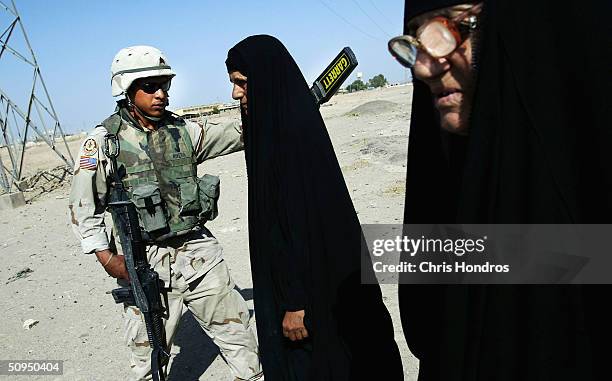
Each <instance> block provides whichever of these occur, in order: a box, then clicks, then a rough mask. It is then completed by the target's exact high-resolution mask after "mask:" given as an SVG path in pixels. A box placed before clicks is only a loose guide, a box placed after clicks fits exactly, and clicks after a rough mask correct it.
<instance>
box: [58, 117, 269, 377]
mask: <svg viewBox="0 0 612 381" xmlns="http://www.w3.org/2000/svg"><path fill="white" fill-rule="evenodd" d="M117 116H120V117H121V123H122V124H121V126H122V127H121V130H120V132H119V134H118V135H119V136H120V137H121V139H122V141H123V143H124V145H123V146H122V147H121V149H122V150H126V151H127V154H126V156H125V157H133V159H131V160H134V161H133V162H131V163H128V164H127V165H126V170H127V175H126V180H127V181H126V182H127V183H128V185H133V184H135V183H137V182H138V179H137V178H133V176H132V177H131V175H130V173H131V172H133V170H134V168H137V167H138V166H139V164H141V163H140V162H139V159H138V158H139V157H140V158H141V159H144V158H146V157H147V152H148V153H149V154H150V152H149V151H150V149H149V148H147V147H144V146H143V145H142V144H143V142H142V141H140V142H139V141H138V140H139V139H140V140H142V135H143V133H144V136H145V137H146V138H147V139H148V138H150V141H154V140H155V139H156V138H157V135H158V133H159V131H160V129H161V128H162V127H168V126H164V125H162V126H160V128H158V129H157V130H156V131H152V132H151V131H146V130H143V129H142V128H140V127H139V125H138V123H137V122H136V121H135V120H134V119H133V118H132V117H131V115H129V113H128V112H127V111H126V110H125V109H123V110H122V112H121V113H119V114H117ZM171 120H174V121H180V122H181V123H182V120H181V119H175V118H171ZM183 127H184V128H183V131H187V132H188V134H189V137H188V138H187V139H186V140H185V141H188V142H189V141H190V142H191V144H192V146H193V147H180V148H179V149H178V150H177V152H185V151H187V152H189V151H192V152H193V155H192V157H193V158H194V159H195V163H194V164H199V163H201V162H203V161H204V160H207V159H210V158H214V157H217V156H222V155H225V154H228V153H231V152H235V151H237V150H240V149H242V147H243V144H242V142H241V139H240V137H241V135H240V130H239V127H238V125H237V123H232V124H228V125H225V126H220V125H214V126H211V125H208V126H206V127H201V126H200V125H198V124H196V123H193V122H186V123H185V124H183ZM106 133H107V128H105V127H103V126H98V127H96V129H94V131H93V132H92V133H90V134H89V136H88V137H87V138H86V139H85V141H84V143H83V145H82V146H81V150H80V152H79V157H80V161H79V163H78V164H76V167H75V174H74V178H73V181H72V189H71V194H70V205H69V208H70V217H71V222H72V227H73V230H74V232H75V234H76V235H77V237H79V239H80V240H81V246H82V249H83V252H84V253H86V254H92V253H94V252H96V251H100V250H104V249H109V248H110V247H111V246H112V245H111V243H110V242H109V239H108V238H107V233H106V228H105V223H104V214H105V209H106V202H107V200H108V194H109V186H108V184H109V182H108V181H107V178H108V177H109V176H110V174H109V171H110V165H108V159H107V158H106V156H105V155H104V152H103V147H104V136H105V135H106ZM126 142H127V143H128V144H125V143H126ZM145 150H146V151H147V152H145ZM178 156H180V155H178ZM140 167H143V165H140ZM144 173H145V175H146V172H144ZM141 177H142V176H141ZM145 177H146V176H145ZM117 246H118V247H119V246H120V245H117ZM147 256H148V259H149V263H150V264H151V266H152V267H153V268H154V270H155V271H157V272H158V274H159V276H160V279H162V280H163V281H164V283H165V286H166V287H167V288H169V289H170V290H169V292H168V307H169V319H168V320H167V321H165V329H166V337H167V340H168V345H169V346H170V345H171V343H172V341H173V339H174V335H175V333H176V329H177V327H178V323H179V320H180V318H181V315H182V313H183V312H184V311H185V310H186V309H187V308H188V309H189V310H190V311H191V312H192V313H193V315H194V316H195V318H196V320H197V321H198V323H199V324H200V325H201V327H202V328H203V329H204V331H205V332H206V334H207V335H208V336H210V337H211V338H212V340H213V341H214V343H215V344H216V345H217V346H218V347H219V349H220V351H221V354H222V355H223V357H224V358H225V360H226V361H227V363H228V365H229V367H230V370H231V373H232V375H233V376H234V377H235V378H236V379H241V380H258V379H263V374H262V372H261V367H260V363H259V358H258V354H257V342H256V339H255V335H254V334H253V332H252V331H251V329H250V327H249V311H248V308H247V306H246V303H245V301H244V299H243V298H242V296H241V295H240V294H239V293H238V292H237V291H236V290H235V289H234V283H233V281H232V279H231V277H230V274H229V270H228V268H227V265H226V264H225V262H224V261H223V257H222V248H221V246H220V244H219V243H218V242H217V240H216V238H214V237H213V236H212V235H211V234H210V232H208V230H207V229H205V228H199V227H195V228H193V229H191V231H190V233H187V234H184V235H180V236H177V237H173V238H169V239H165V240H163V241H161V242H156V243H155V244H151V245H148V246H147ZM120 283H122V282H120ZM124 310H125V311H124V312H125V339H126V343H127V345H128V346H129V348H130V350H131V367H132V373H133V375H134V377H135V379H150V378H151V375H150V353H151V348H150V347H149V343H148V339H147V334H146V328H145V324H144V320H143V318H142V316H141V314H140V311H139V310H138V309H137V308H136V307H133V306H125V308H124Z"/></svg>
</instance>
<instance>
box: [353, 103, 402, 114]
mask: <svg viewBox="0 0 612 381" xmlns="http://www.w3.org/2000/svg"><path fill="white" fill-rule="evenodd" d="M397 106H398V104H397V103H395V102H391V101H370V102H366V103H363V104H361V105H359V106H357V107H355V108H354V109H352V110H351V111H349V112H347V113H346V114H345V115H349V116H355V115H366V114H381V113H383V112H385V111H390V110H393V109H394V108H395V107H397Z"/></svg>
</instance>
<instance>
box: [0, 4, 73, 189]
mask: <svg viewBox="0 0 612 381" xmlns="http://www.w3.org/2000/svg"><path fill="white" fill-rule="evenodd" d="M2 11H4V12H7V13H8V16H9V19H10V22H9V24H8V26H7V27H6V28H5V29H4V27H3V25H2V24H0V28H2V29H0V31H1V34H0V64H2V63H3V60H4V61H6V60H7V59H8V58H9V57H11V56H10V55H12V56H13V57H16V58H17V62H18V63H19V64H20V65H26V67H30V68H31V70H32V71H33V78H32V81H31V84H32V85H31V87H29V89H30V90H29V91H27V95H28V97H27V102H25V103H27V105H25V107H23V106H20V105H19V103H18V102H17V101H16V98H14V97H13V98H11V97H10V96H9V95H8V93H7V92H8V89H5V85H6V84H5V83H4V81H3V80H2V77H0V128H1V130H2V135H1V137H0V188H1V189H2V190H4V191H5V192H11V190H12V188H13V186H14V185H15V184H17V183H19V181H20V180H21V179H22V174H23V167H24V157H25V153H26V143H27V141H28V137H29V136H28V133H30V132H31V131H34V133H36V135H37V136H38V138H40V139H41V140H42V141H44V142H45V143H46V144H47V145H48V146H49V147H50V148H51V149H52V150H53V151H54V152H55V153H56V154H57V155H58V156H59V157H60V159H61V160H62V161H64V163H66V165H67V166H68V168H70V169H72V168H73V166H74V159H73V158H72V154H71V153H70V149H69V148H68V143H67V142H66V137H65V135H64V131H63V130H62V127H61V124H60V121H59V118H58V117H57V113H56V112H55V108H54V107H53V102H52V101H51V96H50V95H49V91H48V90H47V86H46V85H45V82H44V80H43V77H42V74H41V72H40V67H39V66H38V62H37V60H36V55H35V54H34V50H32V46H31V45H30V41H29V40H28V36H27V34H26V31H25V28H24V26H23V24H22V22H21V17H20V16H19V12H17V7H16V6H15V1H14V0H11V4H10V5H7V4H6V3H5V0H0V15H1V13H2ZM0 21H1V20H0ZM19 36H20V37H21V39H22V41H21V42H20V41H17V37H19ZM12 42H15V43H14V44H13V43H12ZM18 45H19V46H18ZM9 54H10V55H9ZM23 83H26V81H25V78H24V81H23ZM18 95H19V96H23V95H26V94H18ZM24 98H25V97H24ZM39 123H40V124H39ZM58 141H60V142H61V141H63V143H64V145H65V147H66V152H67V157H66V156H65V155H64V154H63V153H62V152H60V151H58V149H57V148H58V147H56V142H58ZM3 146H4V147H3ZM3 149H4V150H6V151H7V152H8V155H7V156H8V161H10V165H9V163H7V162H6V157H5V160H4V161H5V162H3V159H2V153H3V152H2V151H3Z"/></svg>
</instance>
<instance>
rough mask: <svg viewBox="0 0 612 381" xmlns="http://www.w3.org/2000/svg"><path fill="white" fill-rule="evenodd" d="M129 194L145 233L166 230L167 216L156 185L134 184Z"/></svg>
mask: <svg viewBox="0 0 612 381" xmlns="http://www.w3.org/2000/svg"><path fill="white" fill-rule="evenodd" d="M131 196H132V202H133V203H134V205H136V210H137V211H138V216H139V217H140V224H141V226H142V228H143V229H144V230H145V231H146V232H147V233H149V234H151V233H159V232H161V231H163V230H168V218H167V216H166V211H165V208H164V205H163V200H162V197H161V192H160V190H159V187H158V186H157V185H153V184H141V185H137V186H134V188H133V189H132V195H131Z"/></svg>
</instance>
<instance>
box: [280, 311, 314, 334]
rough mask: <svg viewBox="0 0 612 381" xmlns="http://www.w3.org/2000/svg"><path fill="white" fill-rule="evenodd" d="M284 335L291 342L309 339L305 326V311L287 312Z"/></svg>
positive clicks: (284, 321) (284, 320)
mask: <svg viewBox="0 0 612 381" xmlns="http://www.w3.org/2000/svg"><path fill="white" fill-rule="evenodd" d="M283 335H284V336H285V337H286V338H288V339H289V340H291V341H296V340H303V339H305V338H307V337H308V330H306V327H305V326H304V310H300V311H295V312H291V311H287V312H285V318H284V319H283Z"/></svg>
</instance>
